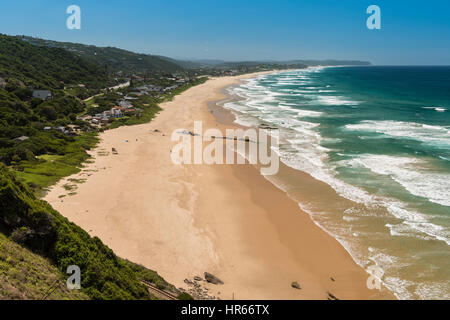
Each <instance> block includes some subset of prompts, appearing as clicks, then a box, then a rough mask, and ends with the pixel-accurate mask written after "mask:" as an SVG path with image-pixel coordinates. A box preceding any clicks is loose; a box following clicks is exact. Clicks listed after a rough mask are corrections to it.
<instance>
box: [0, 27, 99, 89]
mask: <svg viewBox="0 0 450 320" xmlns="http://www.w3.org/2000/svg"><path fill="white" fill-rule="evenodd" d="M0 77H2V78H4V79H10V78H13V79H16V80H17V81H21V82H22V83H23V84H25V86H32V87H33V88H40V89H50V88H55V89H56V88H59V89H62V88H63V87H64V85H65V84H80V83H82V84H84V85H86V86H89V87H95V88H103V87H105V86H104V84H105V83H106V82H107V81H108V75H107V73H106V71H105V69H104V68H102V67H101V66H99V65H97V64H95V63H92V62H90V61H87V60H85V59H81V58H80V57H78V56H76V55H74V54H72V53H70V52H69V51H66V50H64V49H60V48H49V47H38V46H33V45H31V44H29V43H27V42H25V41H21V40H19V39H18V38H16V37H10V36H5V35H0ZM8 82H9V81H8Z"/></svg>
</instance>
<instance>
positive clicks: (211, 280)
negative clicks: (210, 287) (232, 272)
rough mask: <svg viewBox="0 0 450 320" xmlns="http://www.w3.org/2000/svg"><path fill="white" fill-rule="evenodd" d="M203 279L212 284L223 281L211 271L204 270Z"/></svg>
mask: <svg viewBox="0 0 450 320" xmlns="http://www.w3.org/2000/svg"><path fill="white" fill-rule="evenodd" d="M205 280H206V281H207V282H209V283H212V284H216V285H217V284H223V281H222V280H220V279H219V278H217V277H216V276H214V275H212V274H211V273H208V272H205Z"/></svg>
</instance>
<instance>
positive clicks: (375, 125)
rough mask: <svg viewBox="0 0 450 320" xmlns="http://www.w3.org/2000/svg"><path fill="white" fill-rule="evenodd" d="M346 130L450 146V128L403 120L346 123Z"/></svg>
mask: <svg viewBox="0 0 450 320" xmlns="http://www.w3.org/2000/svg"><path fill="white" fill-rule="evenodd" d="M345 128H346V129H347V130H352V131H366V132H376V133H380V134H383V135H386V136H389V137H394V138H403V139H411V140H417V141H421V142H424V143H428V144H433V145H438V146H440V147H450V128H449V127H443V126H432V125H427V124H422V123H415V122H403V121H392V120H388V121H372V120H366V121H362V122H360V123H358V124H349V125H346V126H345Z"/></svg>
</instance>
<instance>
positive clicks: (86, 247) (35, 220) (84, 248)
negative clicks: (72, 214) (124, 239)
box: [0, 164, 179, 299]
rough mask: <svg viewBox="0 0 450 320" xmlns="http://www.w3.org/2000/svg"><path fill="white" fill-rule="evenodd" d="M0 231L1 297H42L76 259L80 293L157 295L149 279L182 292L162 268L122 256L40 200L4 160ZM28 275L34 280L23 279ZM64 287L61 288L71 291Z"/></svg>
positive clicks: (125, 296) (127, 296) (0, 175)
mask: <svg viewBox="0 0 450 320" xmlns="http://www.w3.org/2000/svg"><path fill="white" fill-rule="evenodd" d="M0 233H2V234H3V235H0V246H2V250H1V251H2V254H1V255H0V297H1V296H5V297H9V298H11V297H12V296H15V297H17V298H19V297H21V296H28V297H30V298H36V295H39V294H40V293H41V292H42V290H44V289H45V288H47V287H48V286H49V281H51V280H52V279H55V280H56V281H58V282H61V281H62V280H61V279H62V275H63V274H65V272H66V270H67V267H68V266H70V265H77V266H79V267H80V269H81V272H82V274H81V286H82V291H81V292H79V293H78V294H79V296H78V297H79V298H83V297H86V296H87V297H89V298H91V299H151V298H152V297H151V296H150V295H149V293H148V291H147V289H146V287H145V286H144V285H143V284H142V282H141V281H143V280H145V281H147V282H151V283H153V284H154V285H156V286H157V287H158V288H161V289H164V290H168V291H171V292H173V293H175V294H179V292H178V291H177V290H176V289H175V288H174V287H173V286H171V285H170V284H168V283H167V282H165V281H164V279H162V278H161V277H159V276H158V274H157V273H156V272H154V271H151V270H148V269H146V268H144V267H141V266H139V265H136V264H133V263H131V262H129V261H126V260H123V259H121V258H119V257H117V256H116V255H115V254H114V252H113V251H112V250H111V249H109V248H108V247H106V246H105V245H104V244H103V243H102V242H101V241H100V239H98V238H96V237H94V238H93V237H91V236H90V235H89V234H88V233H87V232H85V231H84V230H82V229H81V228H80V227H78V226H76V225H75V224H73V223H71V222H69V221H68V220H67V219H66V218H64V217H63V216H61V215H60V214H59V213H58V212H57V211H55V210H53V209H52V208H51V206H50V205H49V204H48V203H46V202H44V201H41V200H38V199H37V198H36V197H35V195H34V194H33V193H32V192H31V191H30V190H29V188H28V187H27V186H25V185H24V184H23V183H21V182H20V181H19V180H18V179H17V178H16V177H15V176H14V174H12V173H11V172H10V171H9V169H7V168H6V167H5V166H4V165H3V164H0ZM5 236H6V237H7V238H8V239H7V240H6V241H5ZM11 241H14V242H16V243H17V244H19V245H20V246H22V248H20V247H18V246H15V245H14V244H12V243H11ZM23 248H26V249H23ZM31 252H33V254H31ZM37 255H39V256H41V257H38V256H37ZM21 257H23V259H22V258H21ZM47 262H51V264H52V265H53V267H51V266H49V263H47ZM56 269H57V270H59V272H58V273H55V270H56ZM19 270H21V271H22V273H21V274H19ZM50 274H53V275H50ZM47 276H49V277H50V278H47ZM25 279H28V280H29V281H28V282H26V283H24V282H22V281H24V280H25ZM60 284H61V283H60ZM33 286H38V287H39V288H34V287H33ZM19 287H22V288H19ZM61 290H62V291H60V292H59V293H58V294H60V295H62V296H64V295H65V296H67V297H70V294H69V293H67V292H65V291H64V290H63V289H61ZM73 294H74V295H75V293H73ZM62 296H61V297H62ZM72 297H73V296H72Z"/></svg>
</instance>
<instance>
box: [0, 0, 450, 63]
mask: <svg viewBox="0 0 450 320" xmlns="http://www.w3.org/2000/svg"><path fill="white" fill-rule="evenodd" d="M71 4H76V5H78V6H80V8H81V11H82V29H81V30H68V29H67V28H66V19H67V17H68V15H67V14H66V8H67V7H68V6H69V5H71ZM372 4H376V5H378V6H380V8H381V14H382V29H381V30H368V29H367V27H366V19H367V18H368V15H367V14H366V8H367V7H368V6H369V5H372ZM0 33H5V34H10V35H17V34H25V35H31V36H35V37H40V38H46V39H52V40H58V41H70V42H80V43H86V44H95V45H100V46H116V47H120V48H124V49H128V50H132V51H137V52H143V53H151V54H162V55H167V56H170V57H174V58H202V59H225V60H260V59H279V60H288V59H327V58H330V59H361V60H369V61H371V62H373V63H376V64H394V65H400V64H402V65H404V64H411V65H412V64H419V65H425V64H441V65H442V64H446V65H450V1H447V0H427V1H422V0H420V1H419V0H408V1H407V0H395V1H394V0H388V1H381V0H368V1H366V0H341V1H336V0H277V1H275V0H226V1H223V0H109V1H103V0H96V1H92V0H71V1H66V0H45V1H44V0H14V1H2V5H1V10H0Z"/></svg>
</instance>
